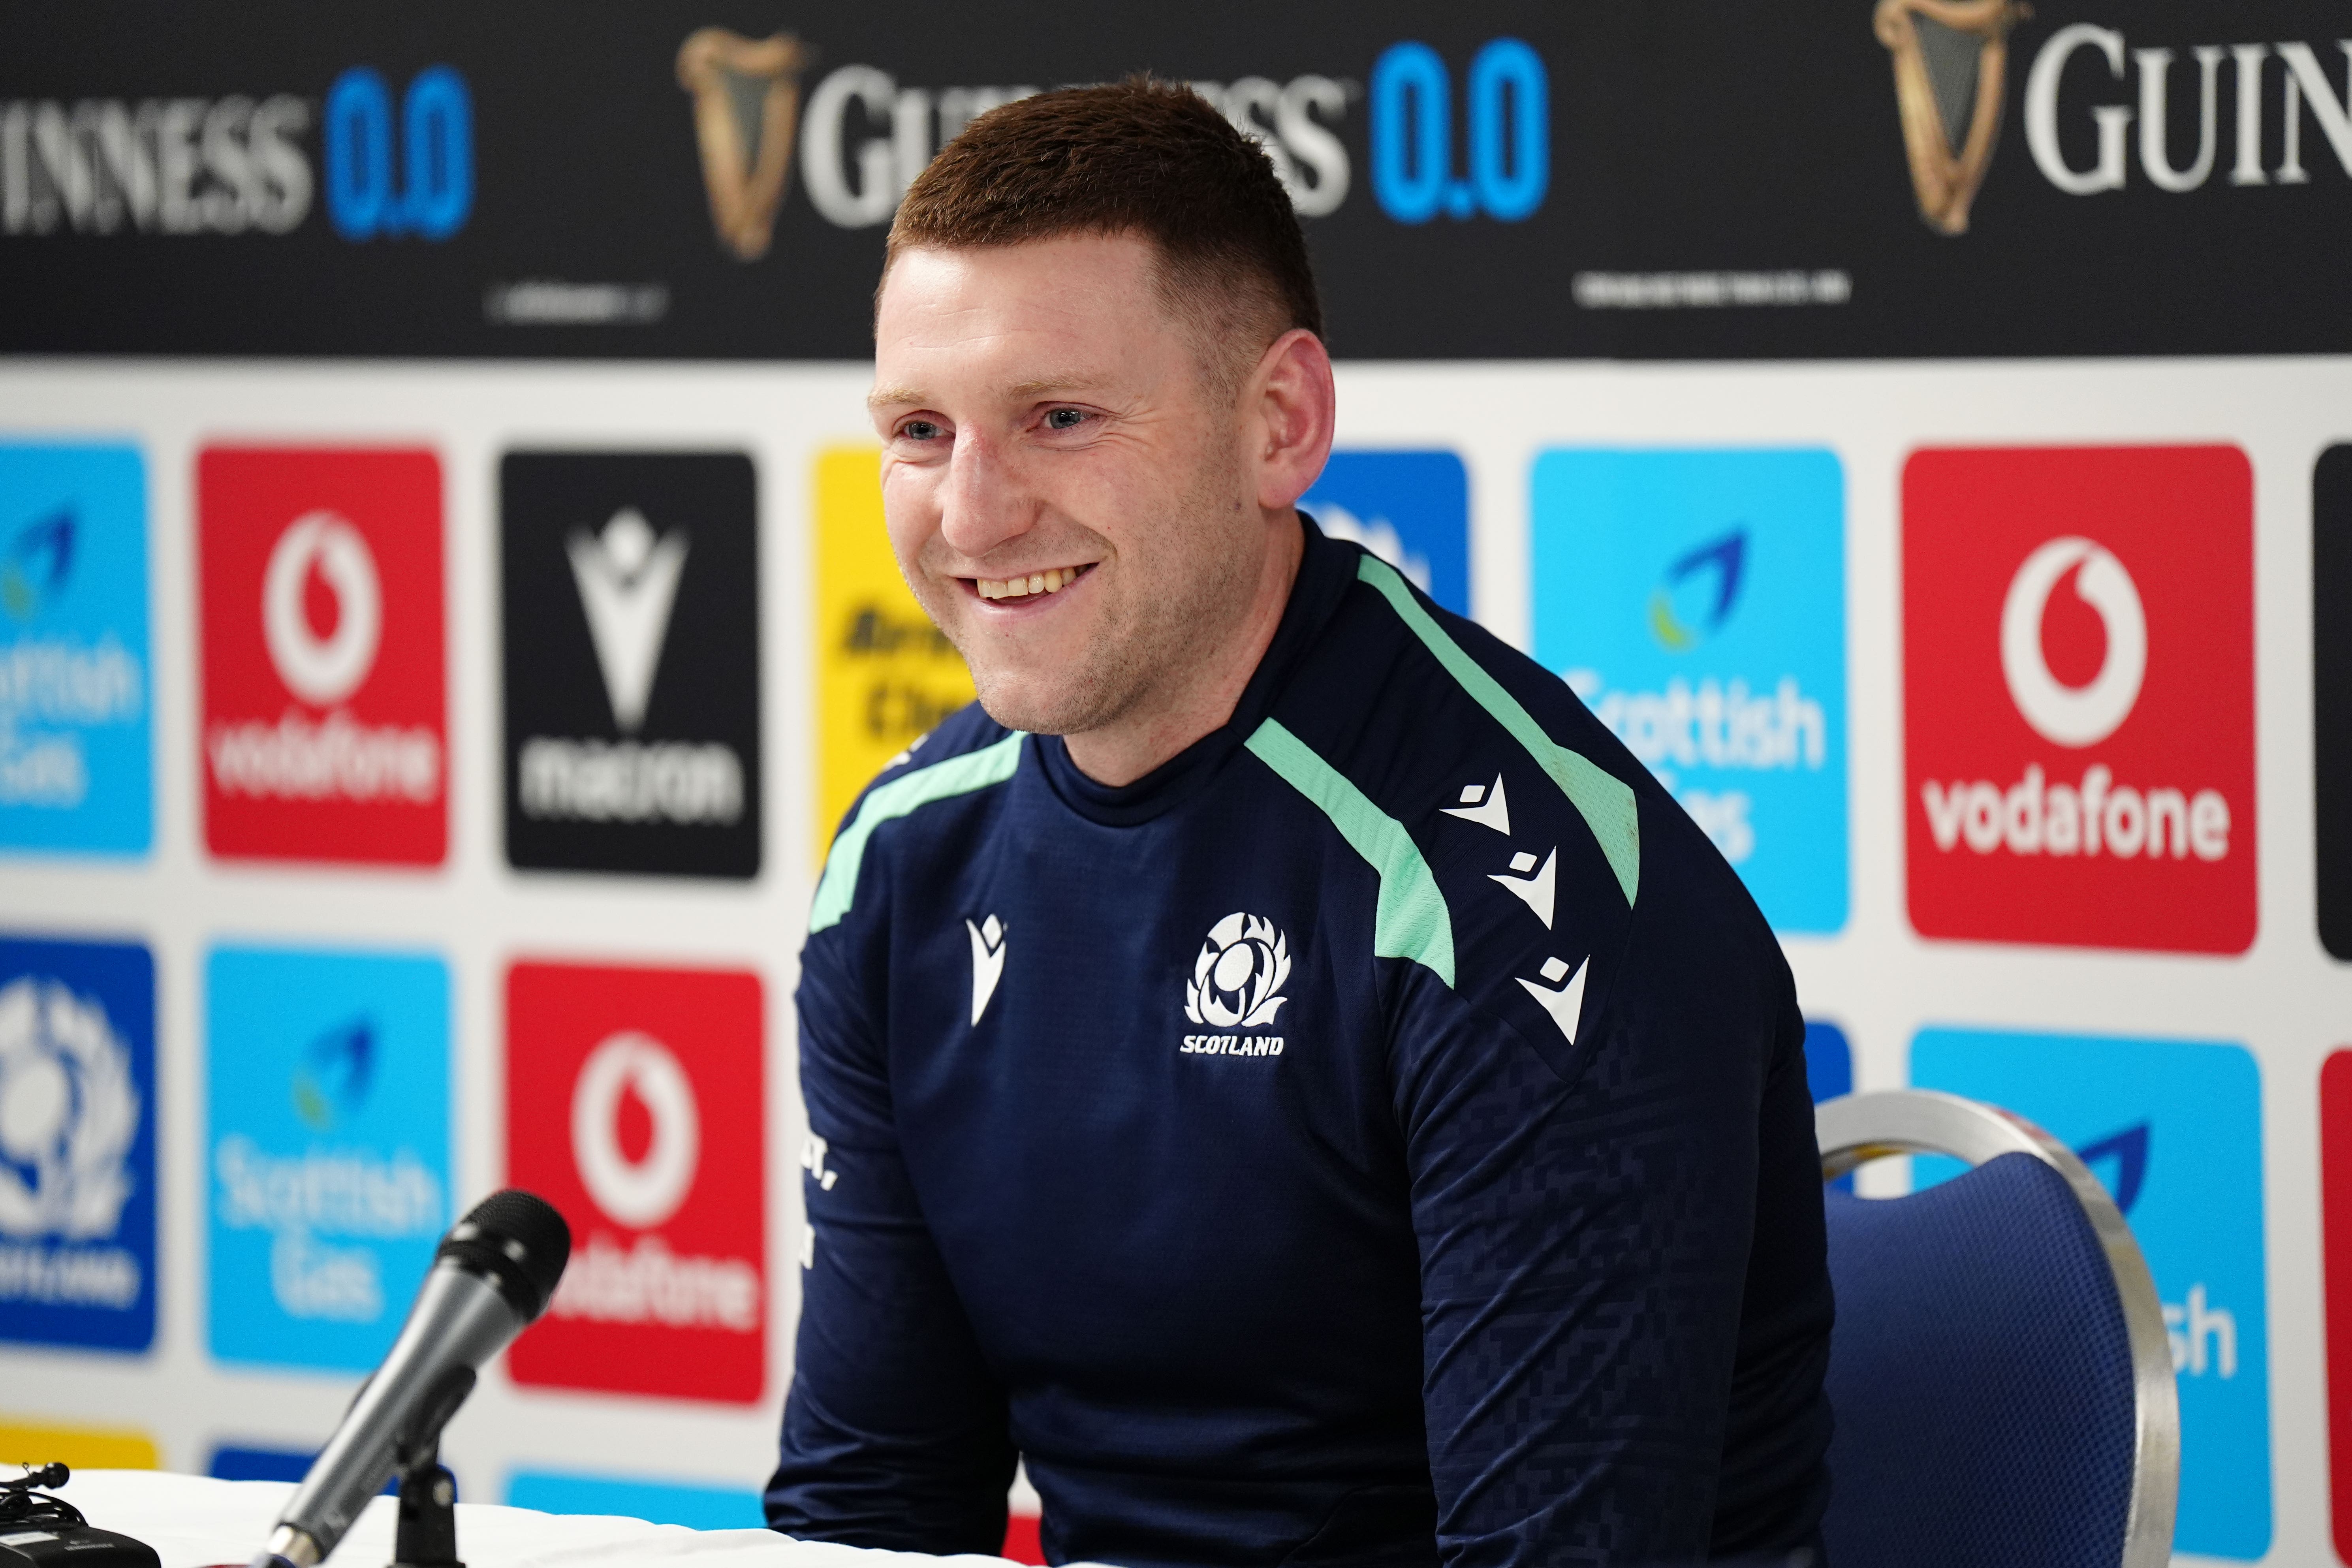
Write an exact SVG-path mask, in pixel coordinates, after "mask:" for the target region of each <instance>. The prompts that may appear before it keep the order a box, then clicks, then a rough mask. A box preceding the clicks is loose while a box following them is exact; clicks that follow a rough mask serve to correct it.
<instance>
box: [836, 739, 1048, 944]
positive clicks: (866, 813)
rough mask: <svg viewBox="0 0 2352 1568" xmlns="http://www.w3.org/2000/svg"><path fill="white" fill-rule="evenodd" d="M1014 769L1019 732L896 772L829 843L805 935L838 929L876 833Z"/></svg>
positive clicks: (1000, 778) (1018, 761)
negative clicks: (924, 807)
mask: <svg viewBox="0 0 2352 1568" xmlns="http://www.w3.org/2000/svg"><path fill="white" fill-rule="evenodd" d="M1020 765H1021V731H1018V730H1015V731H1013V733H1011V734H1010V735H1007V736H1005V737H1004V739H1003V740H1002V741H999V742H996V743H995V744H994V745H992V746H982V748H981V749H980V750H979V751H977V752H964V753H963V755H961V756H960V757H950V758H948V759H947V760H945V761H944V762H938V763H932V764H931V765H930V766H929V767H928V768H917V769H916V770H915V771H914V772H913V773H900V774H899V775H898V777H897V778H895V779H892V780H891V781H890V782H889V783H888V784H883V785H881V786H879V787H878V788H877V789H875V790H874V791H873V792H872V793H871V794H869V795H866V799H865V800H864V802H862V803H861V804H860V805H858V807H857V815H856V816H853V817H851V818H850V819H849V826H846V827H845V828H843V829H842V830H841V837H838V838H836V839H835V840H834V841H833V852H832V853H831V854H829V855H827V856H826V857H825V858H824V876H823V877H820V878H819V879H817V884H816V902H815V903H814V904H813V905H812V906H811V907H810V909H809V934H810V935H811V936H814V935H815V934H816V933H817V932H819V931H823V930H824V929H825V928H826V927H827V926H831V925H838V924H839V923H840V921H841V917H842V916H844V915H845V914H847V913H848V912H849V902H850V900H852V899H854V898H856V896H857V868H859V867H860V866H861V865H863V864H864V863H865V860H866V840H867V839H870V838H872V837H874V830H875V829H876V828H877V827H879V826H882V825H883V824H884V823H886V822H889V821H893V820H895V819H896V818H898V817H901V816H906V815H907V814H908V812H910V811H912V810H914V809H915V808H916V807H917V806H920V805H929V804H930V803H931V802H933V801H935V800H947V799H950V798H951V797H953V796H955V795H970V794H971V792H972V791H974V790H980V789H986V788H987V787H988V786H989V785H991V784H1003V782H1004V781H1005V780H1006V779H1009V778H1011V777H1012V776H1013V770H1014V769H1015V768H1017V767H1019V766H1020Z"/></svg>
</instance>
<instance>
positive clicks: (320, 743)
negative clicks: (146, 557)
mask: <svg viewBox="0 0 2352 1568" xmlns="http://www.w3.org/2000/svg"><path fill="white" fill-rule="evenodd" d="M196 513H197V523H196V531H197V554H198V565H199V573H200V576H201V583H202V585H201V588H200V601H201V606H202V616H201V620H202V636H203V640H204V727H203V731H202V734H201V736H200V739H199V745H200V747H201V749H202V753H203V755H202V760H201V763H200V771H201V772H202V773H203V775H204V798H205V843H206V844H207V845H208V846H209V847H210V848H211V849H212V852H213V853H214V854H215V855H219V856H225V857H234V858H263V859H282V860H328V861H389V862H395V863H404V864H410V865H428V866H429V865H437V864H439V863H440V861H441V860H442V858H444V857H445V856H446V853H447V850H448V841H449V829H448V820H449V818H448V773H449V766H448V750H449V743H448V680H447V676H446V651H445V642H446V639H445V637H444V631H443V623H444V618H445V617H444V611H443V585H442V544H441V464H440V460H439V459H438V458H436V457H435V456H434V455H433V453H431V452H430V451H425V450H332V449H326V448H317V447H207V448H206V449H205V451H204V452H203V453H202V454H201V455H200V456H199V458H197V461H196Z"/></svg>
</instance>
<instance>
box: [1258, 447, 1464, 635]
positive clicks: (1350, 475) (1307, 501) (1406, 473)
mask: <svg viewBox="0 0 2352 1568" xmlns="http://www.w3.org/2000/svg"><path fill="white" fill-rule="evenodd" d="M1298 504H1299V505H1300V506H1301V507H1302V508H1304V509H1305V510H1306V511H1307V515H1308V516H1310V517H1312V518H1314V520H1315V521H1316V522H1317V523H1318V524H1319V525H1321V527H1322V530H1323V531H1324V532H1326V533H1328V534H1330V535H1332V536H1333V537H1334V538H1338V539H1351V540H1354V541H1355V542H1357V543H1358V544H1360V545H1362V546H1363V547H1364V548H1365V549H1367V550H1369V551H1370V552H1372V553H1373V554H1375V555H1377V556H1379V557H1380V558H1381V560H1383V561H1385V562H1387V563H1389V564H1390V565H1391V566H1393V567H1395V568H1396V569H1397V570H1398V571H1400V572H1402V573H1403V574H1405V575H1406V576H1407V577H1409V578H1411V579H1412V581H1413V583H1414V584H1415V585H1417V586H1418V587H1419V588H1420V589H1421V591H1422V592H1423V593H1424V594H1427V595H1429V596H1430V597H1431V598H1433V599H1434V600H1436V601H1437V602H1438V603H1439V604H1441V605H1444V606H1445V607H1446V608H1447V609H1449V610H1452V611H1453V612H1454V614H1456V615H1459V616H1466V615H1468V614H1469V613H1470V477H1469V474H1468V473H1467V472H1466V471H1465V469H1464V468H1463V467H1462V459H1461V458H1458V457H1456V456H1454V454H1453V453H1452V452H1445V451H1435V452H1334V453H1332V454H1331V460H1330V461H1329V462H1328V463H1326V464H1325V465H1324V467H1323V475H1322V477H1321V478H1320V479H1317V480H1316V481H1315V488H1314V489H1310V490H1308V491H1307V493H1306V494H1305V495H1304V496H1302V497H1300V498H1299V501H1298Z"/></svg>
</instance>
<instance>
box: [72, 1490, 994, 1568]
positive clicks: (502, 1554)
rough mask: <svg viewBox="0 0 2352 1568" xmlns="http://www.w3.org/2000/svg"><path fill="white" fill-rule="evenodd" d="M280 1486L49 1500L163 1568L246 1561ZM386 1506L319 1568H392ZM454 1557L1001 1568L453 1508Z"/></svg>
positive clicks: (708, 1567)
mask: <svg viewBox="0 0 2352 1568" xmlns="http://www.w3.org/2000/svg"><path fill="white" fill-rule="evenodd" d="M293 1491H294V1487H293V1484H292V1483H291V1482H289V1481H215V1480H212V1479H208V1478H206V1477H203V1476H174V1475H166V1474H164V1473H163V1472H162V1471H159V1470H76V1471H75V1472H74V1475H73V1479H71V1480H69V1481H68V1482H67V1483H66V1484H65V1486H64V1487H63V1488H61V1489H59V1490H58V1496H59V1497H61V1498H63V1499H65V1500H67V1501H68V1502H69V1503H72V1504H73V1505H74V1506H75V1507H76V1508H78V1509H79V1510H81V1511H82V1512H83V1513H84V1514H86V1515H88V1516H89V1521H90V1523H92V1524H94V1525H96V1526H98V1527H99V1528H100V1529H101V1530H114V1531H121V1532H122V1533H123V1534H125V1535H129V1536H132V1537H135V1538H136V1539H138V1540H141V1541H143V1542H146V1543H147V1544H148V1545H150V1546H152V1547H153V1548H154V1549H155V1552H156V1554H157V1555H158V1556H160V1557H162V1558H163V1568H205V1564H209V1563H239V1564H242V1563H246V1562H247V1561H249V1560H250V1559H251V1558H252V1556H253V1554H254V1553H255V1552H257V1551H259V1550H260V1548H261V1544H262V1542H264V1541H266V1540H268V1537H269V1531H270V1529H271V1527H272V1526H273V1525H275V1524H276V1523H277V1521H278V1513H279V1511H280V1510H283V1509H284V1508H285V1506H286V1500H287V1499H288V1498H289V1497H291V1496H292V1495H293ZM394 1506H395V1505H394V1500H392V1499H391V1498H388V1497H380V1498H377V1499H376V1500H374V1501H373V1502H371V1503H369V1504H368V1506H367V1511H366V1512H365V1513H363V1514H362V1515H361V1516H360V1518H359V1521H358V1522H357V1523H355V1524H353V1525H352V1531H351V1533H350V1534H349V1535H347V1536H345V1537H344V1538H343V1541H342V1544H341V1545H340V1546H338V1547H336V1548H335V1551H334V1554H333V1555H332V1556H331V1557H329V1558H328V1559H327V1564H328V1568H384V1564H386V1563H390V1562H391V1561H392V1535H393V1522H394ZM457 1555H458V1556H460V1557H462V1558H464V1559H465V1561H466V1564H467V1568H536V1565H538V1564H542V1563H543V1564H546V1565H547V1568H624V1565H625V1564H633V1563H646V1564H661V1565H662V1568H680V1565H679V1560H680V1559H691V1562H690V1563H687V1564H685V1565H684V1568H943V1565H946V1564H964V1565H965V1568H1003V1559H1002V1558H997V1557H977V1556H971V1557H929V1556H924V1555H922V1554H920V1553H919V1552H871V1551H866V1550H863V1549H861V1548H858V1547H855V1546H829V1545H825V1544H824V1543H821V1542H813V1541H794V1540H793V1539H791V1538H790V1537H789V1536H782V1535H778V1534H777V1533H775V1531H770V1530H688V1529H687V1528H686V1527H685V1526H683V1525H677V1524H648V1523H647V1522H646V1521H644V1520H642V1519H621V1518H617V1517H614V1516H613V1515H609V1514H562V1513H540V1512H537V1511H535V1510H531V1509H527V1508H499V1507H494V1506H492V1505H490V1504H487V1503H473V1502H461V1503H459V1504H458V1505H457Z"/></svg>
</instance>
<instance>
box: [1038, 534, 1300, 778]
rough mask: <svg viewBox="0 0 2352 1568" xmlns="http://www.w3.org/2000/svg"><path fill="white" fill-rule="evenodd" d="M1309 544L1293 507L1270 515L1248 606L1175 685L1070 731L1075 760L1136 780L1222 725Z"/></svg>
mask: <svg viewBox="0 0 2352 1568" xmlns="http://www.w3.org/2000/svg"><path fill="white" fill-rule="evenodd" d="M1306 551H1307V531H1306V529H1305V527H1304V525H1303V524H1301V523H1300V522H1299V521H1298V515H1297V512H1296V511H1294V510H1291V509H1289V508H1285V509H1283V510H1282V512H1281V514H1280V515H1279V517H1276V516H1272V515H1269V516H1268V517H1267V519H1266V548H1265V554H1264V556H1263V557H1262V559H1261V560H1260V562H1259V565H1258V576H1257V586H1256V588H1255V590H1254V591H1253V592H1252V594H1251V595H1250V604H1249V610H1248V613H1247V614H1245V615H1244V616H1243V617H1242V618H1241V620H1240V621H1239V622H1238V623H1236V624H1235V626H1234V629H1233V632H1232V634H1231V635H1230V636H1228V637H1225V638H1224V639H1223V641H1222V642H1221V643H1220V645H1219V646H1218V647H1216V648H1215V649H1213V650H1212V651H1211V652H1209V653H1207V654H1205V655H1203V656H1202V657H1201V658H1199V659H1198V660H1197V661H1196V662H1193V663H1192V664H1190V665H1189V666H1188V667H1187V668H1186V669H1185V670H1184V671H1183V672H1182V677H1183V679H1182V682H1181V685H1179V686H1178V687H1176V688H1175V689H1173V690H1168V691H1161V692H1158V693H1155V694H1154V695H1153V698H1152V699H1151V700H1147V701H1144V702H1139V703H1137V704H1136V705H1135V706H1136V709H1137V711H1135V712H1132V713H1129V714H1124V715H1121V716H1120V717H1119V718H1117V719H1114V720H1112V721H1110V722H1109V723H1108V724H1104V725H1100V726H1098V727H1097V728H1095V729H1092V730H1086V731H1079V732H1078V733H1076V734H1073V735H1069V736H1066V737H1065V738H1064V743H1065V744H1066V745H1067V746H1068V747H1069V749H1070V761H1072V762H1073V763H1076V764H1077V766H1078V771H1079V772H1080V773H1085V774H1086V775H1087V777H1088V778H1090V779H1093V780H1094V781H1095V782H1096V783H1097V784H1109V785H1110V786H1112V787H1113V788H1118V786H1120V785H1122V784H1133V783H1134V782H1135V781H1136V780H1138V779H1139V778H1141V777H1142V776H1143V775H1144V774H1146V773H1150V771H1151V770H1152V769H1154V768H1156V767H1158V766H1160V764H1161V763H1165V762H1167V761H1168V760H1169V759H1170V758H1171V757H1173V756H1175V755H1176V754H1177V753H1178V752H1181V751H1182V750H1183V749H1184V748H1185V747H1187V746H1189V745H1191V744H1192V742H1195V741H1197V740H1199V739H1200V738H1201V737H1202V736H1203V735H1207V734H1211V733H1213V732H1214V731H1217V730H1218V729H1221V728H1222V727H1223V725H1224V723H1225V721H1227V720H1229V719H1231V718H1232V717H1233V716H1234V706H1235V705H1236V704H1238V703H1239V702H1240V701H1241V700H1242V693H1243V691H1244V690H1245V689H1247V688H1248V686H1249V682H1250V677H1251V676H1253V675H1255V674H1256V673H1257V667H1258V661H1259V660H1261V659H1263V658H1265V650H1266V648H1267V647H1268V646H1269V645H1271V644H1272V643H1273V641H1274V634H1275V632H1276V629H1277V628H1278V627H1280V626H1281V625H1282V612H1283V610H1284V608H1285V607H1286V606H1287V605H1289V603H1290V589H1291V585H1292V584H1294V583H1296V582H1297V580H1298V563H1299V561H1300V559H1301V558H1302V557H1303V556H1304V555H1305V554H1306Z"/></svg>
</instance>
